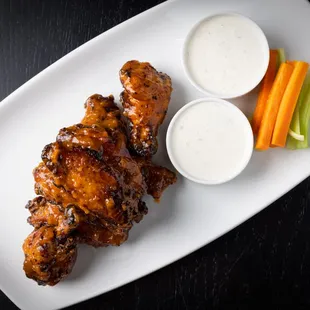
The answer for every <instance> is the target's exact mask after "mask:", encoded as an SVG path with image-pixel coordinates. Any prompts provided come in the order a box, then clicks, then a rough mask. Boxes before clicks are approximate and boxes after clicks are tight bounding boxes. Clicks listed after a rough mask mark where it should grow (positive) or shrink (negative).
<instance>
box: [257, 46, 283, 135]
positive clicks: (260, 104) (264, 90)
mask: <svg viewBox="0 0 310 310" xmlns="http://www.w3.org/2000/svg"><path fill="white" fill-rule="evenodd" d="M277 58H278V51H276V50H270V59H269V65H268V69H267V71H266V74H265V76H264V78H263V80H262V84H261V89H260V92H259V95H258V99H257V103H256V108H255V111H254V114H253V120H252V129H253V133H254V134H255V135H257V133H258V131H259V126H260V124H261V121H262V118H263V114H264V110H265V105H266V102H267V99H268V96H269V93H270V90H271V88H272V84H273V82H274V79H275V77H276V72H277Z"/></svg>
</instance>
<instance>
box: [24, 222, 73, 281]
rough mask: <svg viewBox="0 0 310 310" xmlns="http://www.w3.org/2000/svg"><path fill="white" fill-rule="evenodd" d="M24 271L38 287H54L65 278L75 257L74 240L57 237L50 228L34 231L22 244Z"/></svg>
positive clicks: (53, 229) (68, 237) (44, 227)
mask: <svg viewBox="0 0 310 310" xmlns="http://www.w3.org/2000/svg"><path fill="white" fill-rule="evenodd" d="M23 250H24V253H25V261H24V270H25V273H26V275H27V277H28V278H30V279H33V280H35V281H37V282H38V284H40V285H45V284H49V285H55V284H56V283H58V282H59V281H60V280H61V279H63V278H64V277H66V276H67V275H68V274H69V273H70V272H71V271H72V268H73V266H74V263H75V260H76V256H77V243H76V239H75V238H74V237H72V236H64V237H63V236H61V235H58V234H57V232H56V230H55V228H54V227H52V226H42V227H40V228H38V229H35V230H34V231H33V232H32V233H31V234H30V235H29V236H28V237H27V239H26V240H25V242H24V244H23Z"/></svg>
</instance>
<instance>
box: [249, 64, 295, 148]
mask: <svg viewBox="0 0 310 310" xmlns="http://www.w3.org/2000/svg"><path fill="white" fill-rule="evenodd" d="M293 70H294V66H292V65H290V64H287V63H282V64H281V66H280V68H279V71H278V73H277V76H276V79H275V81H274V83H273V86H272V88H271V91H270V94H269V97H268V100H267V103H266V107H265V111H264V114H263V119H262V122H261V125H260V128H259V132H258V137H257V141H256V146H255V148H256V149H257V150H261V151H263V150H267V149H268V148H269V145H270V143H271V139H272V133H273V129H274V125H275V123H276V120H277V114H278V110H279V106H280V103H281V100H282V98H283V95H284V92H285V89H286V86H287V84H288V82H289V80H290V77H291V75H292V73H293Z"/></svg>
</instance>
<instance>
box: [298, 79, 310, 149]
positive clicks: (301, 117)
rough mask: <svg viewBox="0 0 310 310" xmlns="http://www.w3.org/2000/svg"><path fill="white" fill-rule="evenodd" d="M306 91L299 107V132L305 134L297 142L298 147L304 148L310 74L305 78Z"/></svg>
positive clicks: (309, 116) (309, 111)
mask: <svg viewBox="0 0 310 310" xmlns="http://www.w3.org/2000/svg"><path fill="white" fill-rule="evenodd" d="M304 84H305V86H306V88H307V89H306V91H305V94H304V97H303V100H302V103H301V105H300V108H299V121H300V134H301V135H304V136H305V140H304V141H298V142H297V148H298V149H304V148H307V147H308V146H309V142H308V130H309V118H310V75H309V74H308V75H307V77H306V80H305V83H304Z"/></svg>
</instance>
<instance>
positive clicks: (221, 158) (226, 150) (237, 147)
mask: <svg viewBox="0 0 310 310" xmlns="http://www.w3.org/2000/svg"><path fill="white" fill-rule="evenodd" d="M167 149H168V154H169V157H170V159H171V161H172V163H173V165H174V166H175V168H176V169H177V170H178V171H179V172H180V173H181V174H183V175H184V176H185V177H187V178H189V179H191V180H193V181H196V182H199V183H204V184H219V183H223V182H226V181H229V180H231V179H232V178H234V177H235V176H237V175H238V174H239V173H240V172H241V171H242V170H243V169H244V168H245V166H246V165H247V163H248V162H249V160H250V157H251V155H252V150H253V134H252V130H251V127H250V124H249V122H248V120H247V118H246V117H245V116H244V114H243V113H242V112H241V111H240V110H239V109H238V108H236V107H235V106H233V105H232V104H231V103H229V102H226V101H224V100H221V99H212V98H209V99H208V98H206V99H200V100H196V101H193V102H192V103H190V104H188V105H186V106H184V107H183V108H182V109H181V110H180V111H179V112H178V113H177V114H176V115H175V117H174V118H173V120H172V121H171V123H170V126H169V129H168V133H167Z"/></svg>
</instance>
